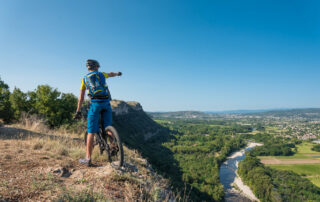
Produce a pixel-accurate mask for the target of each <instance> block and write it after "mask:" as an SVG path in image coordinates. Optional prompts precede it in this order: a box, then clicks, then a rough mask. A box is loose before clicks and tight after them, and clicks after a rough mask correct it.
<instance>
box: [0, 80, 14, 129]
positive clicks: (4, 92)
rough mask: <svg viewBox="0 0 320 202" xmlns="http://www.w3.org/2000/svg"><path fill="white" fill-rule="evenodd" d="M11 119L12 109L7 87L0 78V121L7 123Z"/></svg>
mask: <svg viewBox="0 0 320 202" xmlns="http://www.w3.org/2000/svg"><path fill="white" fill-rule="evenodd" d="M12 118H13V109H12V107H11V104H10V91H9V86H8V85H7V84H6V83H4V81H2V80H1V78H0V119H3V121H4V122H5V123H9V122H10V121H11V120H12Z"/></svg>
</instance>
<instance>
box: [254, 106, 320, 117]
mask: <svg viewBox="0 0 320 202" xmlns="http://www.w3.org/2000/svg"><path fill="white" fill-rule="evenodd" d="M251 114H252V115H254V114H255V115H261V116H274V117H302V118H320V108H306V109H286V110H274V111H267V112H261V113H251Z"/></svg>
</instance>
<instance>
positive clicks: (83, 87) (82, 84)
mask: <svg viewBox="0 0 320 202" xmlns="http://www.w3.org/2000/svg"><path fill="white" fill-rule="evenodd" d="M83 80H84V79H82V80H81V87H80V90H85V89H87V88H86V85H85V84H84V81H83Z"/></svg>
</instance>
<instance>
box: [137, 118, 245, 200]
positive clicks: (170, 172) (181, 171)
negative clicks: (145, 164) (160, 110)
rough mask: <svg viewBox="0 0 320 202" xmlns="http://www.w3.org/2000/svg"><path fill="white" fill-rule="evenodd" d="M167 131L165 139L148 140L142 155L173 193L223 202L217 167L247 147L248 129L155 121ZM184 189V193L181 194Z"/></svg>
mask: <svg viewBox="0 0 320 202" xmlns="http://www.w3.org/2000/svg"><path fill="white" fill-rule="evenodd" d="M158 123H160V124H161V125H162V126H164V127H166V128H169V129H170V135H168V136H167V138H164V136H162V138H160V139H159V138H158V137H155V138H153V139H152V140H150V141H148V142H147V143H146V144H145V146H144V150H145V152H144V153H143V154H144V155H145V156H148V157H149V160H150V161H151V162H152V164H153V165H156V168H157V169H158V170H159V171H160V172H161V173H163V175H164V176H165V177H167V178H169V179H171V182H172V185H173V186H174V187H175V188H176V190H178V191H181V192H185V193H186V195H187V197H188V199H189V200H191V201H223V199H224V188H223V186H222V185H221V184H220V180H219V167H220V165H221V163H222V162H224V161H225V159H226V157H227V156H228V155H230V154H231V153H232V152H233V151H236V150H238V149H240V148H242V147H244V146H245V145H246V142H245V140H244V139H243V138H242V137H241V136H242V135H241V133H246V132H248V131H250V130H251V129H250V128H248V127H247V126H239V125H237V126H226V125H210V124H207V123H200V122H199V121H195V123H193V122H192V121H190V120H189V121H182V120H177V121H173V120H170V121H165V120H161V121H158ZM184 190H186V191H184Z"/></svg>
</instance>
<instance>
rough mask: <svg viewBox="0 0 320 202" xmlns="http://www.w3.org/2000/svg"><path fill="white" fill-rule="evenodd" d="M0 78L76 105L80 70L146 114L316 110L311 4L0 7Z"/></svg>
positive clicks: (316, 14) (319, 19) (319, 13)
mask: <svg viewBox="0 0 320 202" xmlns="http://www.w3.org/2000/svg"><path fill="white" fill-rule="evenodd" d="M0 27H1V28H0V62H1V63H0V77H1V79H2V80H4V81H5V82H6V83H8V84H9V85H10V87H11V90H12V89H13V87H14V86H16V87H19V88H20V89H22V90H23V91H28V90H33V89H35V88H36V86H37V85H39V84H49V85H50V86H53V87H55V88H58V90H60V91H62V92H71V93H74V94H75V95H77V96H78V94H79V88H80V81H81V78H82V77H83V76H84V75H85V74H86V73H87V72H86V71H87V70H86V67H85V61H86V59H88V58H93V59H97V60H98V61H99V62H100V64H101V66H102V67H101V71H105V72H110V71H122V72H123V76H122V77H120V78H111V79H109V80H108V85H109V87H110V90H111V92H112V96H113V98H115V99H122V100H130V101H131V100H134V101H138V102H140V103H141V104H142V105H143V107H144V109H145V110H148V111H177V110H232V109H263V108H295V107H320V93H319V86H320V79H319V75H320V74H319V73H320V3H319V1H316V0H308V1H302V0H301V1H297V0H283V1H273V0H265V1H263V0H261V1H256V0H252V1H248V0H244V1H239V0H229V1H174V0H168V1H166V0H161V1H160V0H159V1H156V0H155V1H150V0H148V1H147V0H138V1H131V0H127V1H125V0H120V1H119V0H114V1H90V2H89V1H62V0H61V1H58V0H56V1H42V0H37V1H35V0H28V1H22V0H21V1H17V0H10V1H6V0H0Z"/></svg>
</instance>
